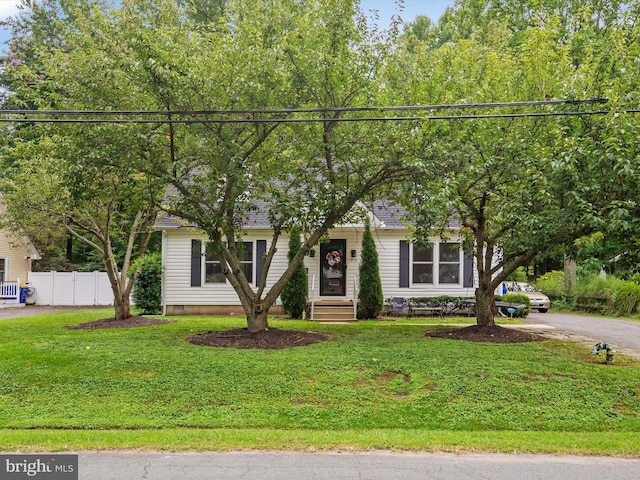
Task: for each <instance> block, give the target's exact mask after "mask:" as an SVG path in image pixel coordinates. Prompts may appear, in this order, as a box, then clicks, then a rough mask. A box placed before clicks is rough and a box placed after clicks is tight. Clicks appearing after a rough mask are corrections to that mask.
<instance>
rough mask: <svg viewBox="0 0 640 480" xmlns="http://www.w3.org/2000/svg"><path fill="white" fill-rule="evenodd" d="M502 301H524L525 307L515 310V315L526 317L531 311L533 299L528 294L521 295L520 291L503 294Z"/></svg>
mask: <svg viewBox="0 0 640 480" xmlns="http://www.w3.org/2000/svg"><path fill="white" fill-rule="evenodd" d="M502 301H503V302H507V303H523V304H524V305H526V306H525V308H523V309H520V310H518V311H516V312H514V314H513V317H514V318H516V317H526V316H527V315H529V312H530V311H531V300H530V299H529V297H527V296H526V295H521V294H519V293H507V294H506V295H503V296H502Z"/></svg>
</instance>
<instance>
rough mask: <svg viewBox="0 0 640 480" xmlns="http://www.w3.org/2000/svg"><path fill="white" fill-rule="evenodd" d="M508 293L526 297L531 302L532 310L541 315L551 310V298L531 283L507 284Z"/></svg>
mask: <svg viewBox="0 0 640 480" xmlns="http://www.w3.org/2000/svg"><path fill="white" fill-rule="evenodd" d="M505 286H506V287H507V292H508V293H518V294H520V295H526V296H527V297H529V300H530V301H531V309H532V310H533V309H535V310H538V311H539V312H541V313H545V312H546V311H547V310H549V305H550V304H551V302H550V301H549V297H547V296H546V295H545V294H544V293H542V292H541V291H540V290H537V289H536V287H534V286H533V285H531V284H529V283H524V282H505Z"/></svg>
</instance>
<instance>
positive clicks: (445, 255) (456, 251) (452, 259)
mask: <svg viewBox="0 0 640 480" xmlns="http://www.w3.org/2000/svg"><path fill="white" fill-rule="evenodd" d="M438 280H439V282H440V283H460V244H458V243H441V244H440V262H439V265H438Z"/></svg>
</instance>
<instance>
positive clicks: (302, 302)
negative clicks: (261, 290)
mask: <svg viewBox="0 0 640 480" xmlns="http://www.w3.org/2000/svg"><path fill="white" fill-rule="evenodd" d="M300 235H301V233H300V230H299V229H297V228H294V229H292V230H291V232H290V236H289V252H288V253H287V258H288V259H289V262H291V260H292V259H293V257H295V255H296V253H298V251H299V250H300V248H302V241H301V240H300ZM308 288H309V287H308V285H307V271H306V270H305V268H304V262H302V263H300V266H299V267H298V268H297V269H296V271H295V272H293V276H292V277H291V278H290V279H289V281H288V282H287V284H286V285H285V287H284V289H283V290H282V293H281V294H280V299H281V300H282V306H283V307H284V310H285V311H286V312H287V313H289V315H291V318H302V313H303V312H304V311H305V309H306V308H307V293H308Z"/></svg>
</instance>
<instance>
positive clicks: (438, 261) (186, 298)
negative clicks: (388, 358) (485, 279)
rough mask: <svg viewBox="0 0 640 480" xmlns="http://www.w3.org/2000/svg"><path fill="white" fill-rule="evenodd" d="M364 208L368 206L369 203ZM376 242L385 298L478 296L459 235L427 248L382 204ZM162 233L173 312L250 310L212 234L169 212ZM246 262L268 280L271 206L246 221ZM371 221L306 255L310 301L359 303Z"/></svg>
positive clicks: (341, 231)
mask: <svg viewBox="0 0 640 480" xmlns="http://www.w3.org/2000/svg"><path fill="white" fill-rule="evenodd" d="M361 207H362V205H361ZM366 210H367V215H368V216H369V218H370V224H371V231H372V234H373V237H374V239H375V241H376V247H377V250H378V257H379V268H380V277H381V281H382V289H383V294H384V296H385V298H391V297H404V298H410V297H436V296H441V295H450V296H463V297H469V296H473V295H474V290H475V289H474V285H476V284H477V272H476V270H475V268H474V262H473V260H472V258H471V257H470V256H468V255H466V254H465V253H464V252H463V251H462V249H461V248H459V240H458V239H457V237H456V238H452V239H451V240H447V241H442V240H441V239H439V238H434V239H433V245H432V247H431V248H429V249H425V250H421V249H419V248H417V247H416V246H415V245H412V244H411V243H410V242H409V241H408V238H409V230H408V228H407V226H406V224H405V222H404V221H403V220H402V217H403V215H404V214H405V211H404V210H402V209H401V208H400V207H396V206H387V205H385V203H384V202H375V203H374V204H373V205H370V206H369V207H367V208H366ZM156 228H157V229H159V230H161V231H162V255H163V262H162V263H163V266H164V273H163V282H162V283H163V284H162V291H163V304H164V312H165V314H167V315H176V314H228V313H237V314H242V313H243V311H242V307H241V306H240V302H239V300H238V297H237V295H236V293H235V291H234V290H233V288H232V287H231V285H230V284H229V283H228V282H227V281H226V279H225V276H224V274H223V273H222V271H221V268H220V264H219V262H217V261H216V259H215V257H213V256H212V255H210V254H209V252H208V249H207V241H206V235H204V233H203V232H202V231H199V230H198V229H197V228H194V227H191V226H184V224H183V223H181V222H179V221H177V220H176V219H174V218H171V217H169V216H162V217H160V218H159V220H158V222H157V224H156ZM244 231H245V234H244V237H243V241H244V243H245V248H244V249H243V252H244V253H243V259H242V263H243V265H244V268H245V275H246V276H247V278H249V279H253V282H254V283H255V279H256V278H260V275H261V272H262V268H263V264H264V262H263V260H262V257H263V255H264V253H265V252H266V251H267V249H268V248H269V246H270V245H269V243H270V241H271V237H272V235H271V230H270V227H269V222H268V219H267V216H266V214H265V213H264V212H260V211H257V212H253V213H252V214H251V217H250V218H249V221H248V222H247V224H246V225H245V229H244ZM363 232H364V224H345V225H341V226H338V227H336V228H334V229H332V230H330V231H329V235H328V237H329V241H328V242H326V243H321V244H319V245H316V246H315V247H314V248H313V250H312V251H311V252H310V253H309V255H308V256H307V257H306V258H305V262H304V264H305V267H306V269H307V272H308V282H309V299H310V301H312V302H322V301H331V302H349V303H353V302H355V299H356V297H357V283H358V280H357V279H358V271H359V264H360V253H361V248H362V235H363ZM287 242H288V239H287V238H281V239H280V240H279V242H278V243H279V245H280V246H279V248H278V252H277V253H276V255H275V257H274V259H273V262H272V265H271V269H270V271H269V275H268V277H267V283H268V286H267V288H268V287H269V286H270V285H272V284H273V283H275V281H276V280H277V278H278V277H279V276H280V274H281V273H282V272H283V271H284V270H285V268H286V266H287V263H288V262H287Z"/></svg>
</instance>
